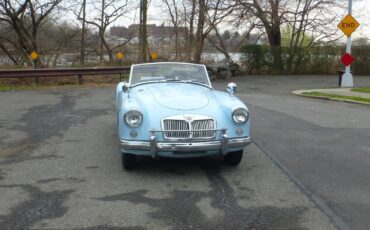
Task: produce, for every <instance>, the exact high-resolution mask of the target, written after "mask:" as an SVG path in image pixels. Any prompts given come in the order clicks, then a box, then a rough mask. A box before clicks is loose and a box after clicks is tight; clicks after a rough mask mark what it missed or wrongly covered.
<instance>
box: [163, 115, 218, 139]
mask: <svg viewBox="0 0 370 230" xmlns="http://www.w3.org/2000/svg"><path fill="white" fill-rule="evenodd" d="M215 127H216V124H215V120H214V119H212V118H209V117H205V116H195V115H183V116H182V115H180V116H175V117H171V118H166V119H163V120H162V129H163V130H164V132H163V135H164V138H165V139H211V138H214V137H215V136H216V131H214V129H215ZM203 130H204V131H203ZM187 131H189V132H187Z"/></svg>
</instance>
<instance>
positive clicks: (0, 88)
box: [0, 85, 41, 91]
mask: <svg viewBox="0 0 370 230" xmlns="http://www.w3.org/2000/svg"><path fill="white" fill-rule="evenodd" d="M37 88H41V87H40V86H36V85H17V86H14V85H0V91H13V90H27V89H28V90H31V89H37Z"/></svg>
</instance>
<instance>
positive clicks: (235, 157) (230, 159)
mask: <svg viewBox="0 0 370 230" xmlns="http://www.w3.org/2000/svg"><path fill="white" fill-rule="evenodd" d="M242 157H243V150H239V151H235V152H229V153H228V154H226V156H224V163H225V164H227V165H231V166H237V165H239V164H240V162H241V160H242Z"/></svg>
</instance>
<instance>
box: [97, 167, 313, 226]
mask: <svg viewBox="0 0 370 230" xmlns="http://www.w3.org/2000/svg"><path fill="white" fill-rule="evenodd" d="M200 167H201V169H202V170H203V171H204V172H205V174H206V176H207V178H208V180H209V182H210V186H211V191H210V192H201V191H180V190H174V191H172V192H171V196H169V197H166V198H162V199H155V198H149V197H146V196H145V195H146V194H147V193H148V192H149V191H148V190H138V191H133V192H129V193H122V194H116V195H111V196H105V197H99V198H96V199H97V200H100V201H106V202H112V201H128V202H130V203H133V204H146V205H149V206H150V207H153V208H155V209H156V210H155V211H152V212H149V213H148V214H147V215H148V216H149V217H151V218H153V219H160V220H163V221H165V222H166V224H169V225H171V229H251V230H252V229H274V230H275V229H294V230H298V229H303V228H302V227H301V226H300V219H301V216H302V215H303V213H304V212H305V211H306V210H307V208H305V207H291V208H277V207H272V206H264V207H252V208H245V207H242V206H240V205H239V204H238V202H237V199H236V198H235V197H234V191H233V188H232V187H231V186H230V185H229V184H228V182H227V180H226V179H225V178H224V177H223V176H222V175H221V170H220V168H218V166H217V165H215V164H204V163H202V164H201V165H200ZM208 197H209V198H211V206H212V207H213V208H215V209H217V210H220V211H222V213H224V215H223V216H218V217H215V218H211V219H207V218H206V216H205V215H204V214H203V212H202V211H201V209H200V208H199V207H198V206H197V203H198V202H199V201H201V200H202V199H203V198H208Z"/></svg>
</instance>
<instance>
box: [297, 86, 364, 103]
mask: <svg viewBox="0 0 370 230" xmlns="http://www.w3.org/2000/svg"><path fill="white" fill-rule="evenodd" d="M306 92H307V93H308V92H320V90H312V89H307V90H293V91H292V92H291V93H292V94H294V95H297V96H301V97H310V98H316V99H324V100H329V101H339V102H347V103H352V104H360V105H368V106H370V103H367V102H362V101H354V100H350V99H343V98H335V97H334V98H331V97H325V96H314V95H305V94H303V93H306Z"/></svg>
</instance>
